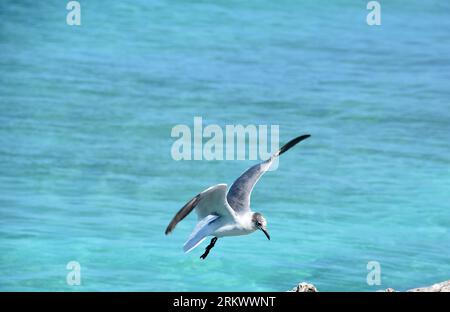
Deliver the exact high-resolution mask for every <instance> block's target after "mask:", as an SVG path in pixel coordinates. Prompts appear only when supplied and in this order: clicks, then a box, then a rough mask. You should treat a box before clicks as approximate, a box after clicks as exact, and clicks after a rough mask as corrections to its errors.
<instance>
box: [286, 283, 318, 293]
mask: <svg viewBox="0 0 450 312" xmlns="http://www.w3.org/2000/svg"><path fill="white" fill-rule="evenodd" d="M289 292H319V291H318V290H317V288H316V286H314V285H313V284H309V283H304V282H303V283H300V284H298V285H297V286H295V287H294V288H292V289H291V290H289Z"/></svg>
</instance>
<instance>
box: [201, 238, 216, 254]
mask: <svg viewBox="0 0 450 312" xmlns="http://www.w3.org/2000/svg"><path fill="white" fill-rule="evenodd" d="M216 241H217V237H213V238H212V239H211V242H210V243H209V245H208V246H206V249H205V252H204V253H203V255H201V256H200V259H206V257H207V256H208V254H209V251H210V250H211V249H212V248H213V247H214V244H215V243H216Z"/></svg>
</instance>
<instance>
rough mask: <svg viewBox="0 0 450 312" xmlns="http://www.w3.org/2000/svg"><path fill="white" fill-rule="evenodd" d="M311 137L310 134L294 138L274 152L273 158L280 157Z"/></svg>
mask: <svg viewBox="0 0 450 312" xmlns="http://www.w3.org/2000/svg"><path fill="white" fill-rule="evenodd" d="M310 136H311V135H310V134H304V135H301V136H298V137H296V138H295V139H292V140H290V141H289V142H287V143H286V144H284V145H283V146H282V147H281V148H280V149H279V150H278V152H276V153H275V154H274V156H275V157H277V156H280V155H281V154H283V153H285V152H287V151H288V150H289V149H291V148H292V147H294V146H295V145H297V144H298V143H300V142H301V141H303V140H305V139H307V138H309V137H310Z"/></svg>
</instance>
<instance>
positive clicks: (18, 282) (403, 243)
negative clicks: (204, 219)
mask: <svg viewBox="0 0 450 312" xmlns="http://www.w3.org/2000/svg"><path fill="white" fill-rule="evenodd" d="M16 2H17V1H2V2H1V4H0V68H1V71H0V73H1V74H0V109H1V111H0V112H1V113H0V290H3V291H5V290H7V291H12V290H13V291H18V290H20V291H44V290H55V291H73V290H84V291H112V290H114V291H157V290H167V291H178V290H180V291H234V290H237V291H284V290H287V289H290V288H292V287H293V286H294V285H295V284H296V283H298V282H300V281H310V282H313V283H314V284H315V285H316V286H317V287H318V288H319V290H323V291H331V290H338V291H347V290H356V291H374V290H377V289H381V288H386V287H394V288H396V289H400V290H402V289H407V288H412V287H416V286H422V285H427V284H431V283H434V282H439V281H443V280H447V279H450V250H449V247H450V232H449V228H450V144H449V143H450V85H449V82H450V36H449V34H450V4H449V2H448V1H444V0H441V1H418V0H417V1H408V4H405V2H404V1H381V2H382V25H381V26H373V27H369V26H368V25H367V24H366V22H365V21H366V14H367V10H366V8H365V6H366V3H367V2H366V1H339V3H333V4H330V3H329V1H312V0H311V1H258V2H256V1H255V2H251V3H249V2H250V1H242V2H240V1H167V2H166V1H144V0H142V1H133V3H131V2H130V3H129V4H125V3H119V1H117V2H111V1H109V2H103V1H102V2H100V1H80V2H81V14H82V17H81V22H82V25H81V26H79V27H77V26H67V25H66V23H65V21H66V13H67V11H66V9H65V4H66V3H65V2H64V1H22V2H21V3H16ZM194 116H202V117H203V122H204V124H218V125H220V126H223V127H224V126H225V125H227V124H258V125H259V124H268V125H271V124H277V125H280V140H281V141H282V142H285V141H287V140H288V139H290V138H292V137H294V136H296V135H299V134H303V133H311V134H312V137H311V138H310V139H309V140H307V141H305V142H302V143H301V145H299V146H297V147H296V148H295V149H293V150H292V151H289V153H286V154H285V155H283V157H282V159H281V160H280V165H279V168H278V170H277V171H274V172H270V173H268V174H267V175H266V176H264V177H263V178H262V179H261V181H260V183H259V184H258V186H257V187H256V189H255V190H254V193H253V198H252V206H253V209H254V210H256V211H260V212H262V213H263V214H264V215H265V216H266V218H267V219H268V223H269V229H270V232H271V236H272V240H271V241H270V242H269V241H267V240H266V239H265V237H264V235H262V233H255V234H254V235H250V236H243V237H237V238H232V239H231V238H227V239H220V240H219V241H218V242H217V244H216V247H215V248H214V249H213V250H212V251H211V254H210V255H209V257H208V259H207V260H206V261H201V260H199V256H200V254H201V253H202V252H203V247H204V245H203V246H202V247H201V248H198V249H196V250H194V251H193V252H192V253H189V254H186V255H185V254H183V252H182V245H183V243H184V241H185V239H186V238H187V236H188V235H189V233H190V231H191V229H192V228H193V226H194V224H195V221H196V220H195V217H194V216H190V217H189V218H188V219H187V220H186V221H184V222H182V223H180V224H179V226H178V227H177V229H176V230H175V231H174V233H173V235H171V236H168V237H166V236H165V235H164V229H165V227H166V225H167V223H168V222H169V221H170V219H171V217H172V216H173V214H174V213H175V212H176V211H177V210H178V209H179V208H180V207H181V206H182V205H183V204H184V203H185V202H186V201H187V200H189V199H190V198H191V197H192V196H193V195H195V194H197V193H198V192H199V191H201V190H203V189H205V188H207V187H209V186H210V185H214V184H217V183H221V182H224V183H228V184H231V183H232V182H233V180H234V179H235V178H236V177H237V176H238V175H239V174H240V173H241V172H242V171H243V170H244V169H246V168H247V167H248V166H249V165H251V164H253V163H254V162H253V161H179V162H176V161H174V160H172V158H171V154H170V149H171V146H172V143H173V142H174V139H173V138H171V136H170V132H171V129H172V127H173V126H175V125H176V124H187V125H192V123H193V118H194ZM72 260H75V261H78V262H79V263H80V265H81V283H82V284H81V286H68V285H67V284H66V274H67V273H68V270H67V269H66V264H67V263H68V262H69V261H72ZM369 261H378V262H379V263H380V265H381V281H382V285H380V286H369V285H368V284H367V283H366V275H367V273H368V270H367V268H366V265H367V263H368V262H369Z"/></svg>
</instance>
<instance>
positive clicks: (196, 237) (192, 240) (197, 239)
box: [183, 215, 220, 252]
mask: <svg viewBox="0 0 450 312" xmlns="http://www.w3.org/2000/svg"><path fill="white" fill-rule="evenodd" d="M218 218H220V217H219V216H217V215H208V216H206V217H205V218H203V219H202V220H200V222H199V223H198V224H197V226H196V227H195V228H194V230H193V231H192V233H191V235H190V236H189V238H188V240H187V241H186V243H184V246H183V250H184V252H189V251H191V250H192V249H194V248H195V247H197V246H198V245H200V244H201V242H203V241H204V240H205V238H206V237H207V236H208V235H211V234H212V233H214V231H215V230H216V229H217V227H218V226H219V224H218V222H215V221H217V219H218Z"/></svg>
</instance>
